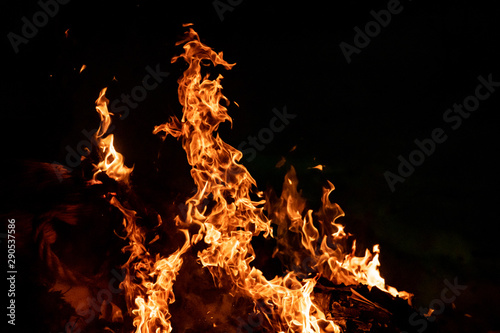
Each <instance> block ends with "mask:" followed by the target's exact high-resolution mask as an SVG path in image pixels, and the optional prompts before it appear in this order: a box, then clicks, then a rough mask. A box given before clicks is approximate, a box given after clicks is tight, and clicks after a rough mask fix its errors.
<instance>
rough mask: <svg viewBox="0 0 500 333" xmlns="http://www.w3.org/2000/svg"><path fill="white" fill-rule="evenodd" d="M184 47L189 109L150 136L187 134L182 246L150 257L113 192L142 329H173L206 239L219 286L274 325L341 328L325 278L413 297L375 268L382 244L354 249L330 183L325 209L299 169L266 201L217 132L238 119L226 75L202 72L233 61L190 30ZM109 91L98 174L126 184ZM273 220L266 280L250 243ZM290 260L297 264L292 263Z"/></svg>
mask: <svg viewBox="0 0 500 333" xmlns="http://www.w3.org/2000/svg"><path fill="white" fill-rule="evenodd" d="M177 44H184V45H183V49H184V52H183V53H182V54H181V55H179V56H176V57H174V58H173V59H172V62H175V61H177V60H178V59H180V58H183V59H184V60H185V61H186V62H187V64H188V68H187V69H186V70H185V72H184V74H183V76H182V77H181V78H180V79H179V81H178V83H179V89H178V94H179V102H180V104H181V105H182V108H183V116H182V118H181V119H180V120H179V119H178V118H177V117H172V118H171V119H170V120H169V121H168V122H167V123H165V124H162V125H159V126H156V127H155V129H154V131H153V133H155V134H157V133H160V132H164V133H165V137H166V136H167V135H171V136H173V137H175V138H177V139H180V140H181V142H182V146H183V148H184V150H185V151H186V155H187V161H188V163H189V164H190V166H191V176H192V178H193V180H194V182H195V184H196V187H197V191H196V193H195V194H194V195H193V196H191V197H190V198H189V199H187V200H186V206H187V214H186V217H185V218H184V219H183V218H181V217H180V216H177V217H176V218H175V221H176V224H177V226H178V227H179V229H180V230H181V231H182V232H183V233H184V235H185V238H186V240H185V242H184V245H182V247H180V248H179V249H177V250H176V251H175V252H174V253H172V254H170V255H169V256H167V257H166V258H163V257H161V256H160V255H156V256H155V257H153V256H152V255H151V254H150V253H149V252H148V250H147V248H146V246H145V245H144V244H145V243H144V241H145V232H144V230H142V229H141V228H140V227H139V226H138V224H137V217H136V212H135V211H133V210H130V209H128V208H126V207H125V206H124V205H122V204H121V203H120V202H119V201H118V200H117V199H116V197H114V196H113V197H112V198H111V199H110V203H111V204H112V205H113V206H114V207H116V208H117V209H118V210H119V211H121V212H122V214H123V216H124V220H123V225H124V229H125V232H126V236H125V237H126V238H127V239H128V241H129V244H128V245H127V246H126V247H125V248H124V249H123V250H124V251H127V252H129V253H130V257H129V259H128V261H127V263H126V264H125V265H124V267H125V268H126V269H127V271H128V272H129V274H127V277H126V279H125V280H124V281H123V282H122V287H123V288H124V289H125V293H126V295H127V302H128V306H129V308H130V309H131V314H132V315H133V316H134V319H133V324H134V326H135V327H136V332H138V333H139V332H141V333H142V332H147V333H150V332H157V333H159V332H171V331H172V326H171V323H170V318H171V315H170V312H169V305H170V304H171V303H172V302H174V301H175V295H174V293H173V285H174V283H175V280H176V276H177V274H178V272H179V271H180V269H181V267H182V264H183V260H182V256H183V254H185V253H186V252H187V251H188V250H189V249H191V246H192V245H194V244H196V243H198V242H200V241H202V240H203V241H204V242H205V244H206V246H205V247H204V249H203V250H201V251H199V252H198V253H197V256H198V261H199V263H200V264H201V265H202V266H203V267H205V268H206V269H208V271H209V272H210V274H211V275H212V277H213V280H214V283H215V284H216V286H218V287H223V286H224V287H227V288H229V289H230V293H231V295H234V296H236V295H237V296H242V297H247V298H249V299H251V300H253V301H254V302H255V304H257V303H259V304H264V305H265V306H266V307H267V308H269V309H270V311H269V312H266V313H265V315H264V316H265V318H266V321H267V325H268V326H269V327H270V328H272V330H273V331H275V332H314V333H320V332H340V327H339V326H338V325H337V324H336V323H334V322H333V321H332V320H328V319H326V316H325V313H324V311H325V310H324V309H323V308H322V306H321V304H319V302H317V301H316V297H315V296H316V295H315V293H314V286H315V285H316V282H317V280H318V279H319V277H324V278H327V279H329V280H330V281H332V282H333V283H336V284H341V283H344V284H346V285H356V284H365V285H367V286H369V287H370V288H371V287H373V286H375V287H377V288H379V289H381V290H383V291H386V292H388V293H390V294H392V295H393V296H399V297H402V298H405V299H408V300H410V298H411V294H408V293H406V292H398V291H397V290H396V289H395V288H392V287H389V286H386V285H385V281H384V279H383V278H382V277H381V276H380V272H379V270H378V267H379V266H380V262H379V259H378V256H379V253H380V251H379V248H378V245H375V246H374V248H373V254H372V252H370V251H369V250H366V252H365V256H364V257H356V256H355V251H356V243H355V242H354V243H353V245H352V246H351V249H350V250H349V249H348V242H347V240H348V237H349V236H350V235H349V234H346V232H345V231H344V227H343V225H341V224H340V223H337V222H336V220H337V218H339V217H341V216H344V212H343V211H342V209H341V208H340V207H339V206H338V205H337V204H335V203H331V202H330V200H329V195H330V194H331V192H332V191H333V190H334V186H333V185H332V184H331V183H330V182H328V186H327V187H326V188H325V189H324V190H323V196H322V207H321V208H320V210H319V211H318V212H314V211H312V210H307V211H306V202H305V200H304V199H303V198H302V197H301V195H300V193H299V192H298V191H297V184H298V180H297V177H296V174H295V171H294V169H293V168H292V169H291V170H290V171H289V172H288V174H287V175H286V177H285V180H284V184H283V190H282V193H281V197H280V198H279V199H278V200H277V202H273V203H271V202H270V201H266V200H264V199H263V193H262V192H257V190H256V182H255V180H254V179H253V178H252V176H251V175H250V173H249V172H248V170H247V169H246V168H245V167H244V166H243V165H241V164H239V163H238V162H239V160H240V159H241V158H242V153H241V152H240V151H238V150H237V149H235V148H234V147H232V146H230V145H229V144H227V143H225V142H224V141H223V140H222V139H221V138H220V137H219V135H218V134H217V133H216V131H217V130H218V128H219V125H220V124H221V123H223V122H225V121H228V122H230V123H231V121H232V119H231V117H230V116H229V115H228V113H227V108H226V107H225V106H223V105H221V101H224V102H225V103H226V104H227V103H229V100H228V99H227V98H226V97H225V96H224V95H223V94H222V85H221V80H222V78H223V77H222V75H218V76H217V77H216V78H215V79H213V80H211V79H210V77H209V74H205V75H202V65H203V66H206V65H208V64H213V65H214V66H217V65H221V66H223V67H224V68H225V69H231V68H232V67H233V66H234V64H229V63H228V62H226V61H225V60H224V59H223V53H222V52H219V53H216V52H215V51H213V50H212V49H211V48H210V47H208V46H206V45H204V44H203V43H201V41H200V39H199V36H198V34H197V33H196V32H195V31H194V30H193V29H189V31H188V33H187V34H186V38H185V39H184V40H182V41H181V42H179V43H177ZM105 92H106V88H105V89H103V90H102V91H101V93H100V95H99V98H98V100H97V101H96V104H97V111H98V112H99V114H100V116H101V126H100V127H99V130H98V132H97V134H96V138H97V141H98V146H99V149H100V151H101V154H102V160H101V162H100V163H99V164H98V165H97V166H96V170H97V171H96V173H95V174H94V181H95V178H96V175H97V174H98V173H100V172H106V174H107V175H108V176H109V177H111V178H113V179H115V180H117V181H120V182H123V183H125V184H128V183H129V176H130V173H131V172H132V168H127V167H126V166H124V164H123V156H122V155H121V154H120V153H118V152H116V150H115V149H114V146H113V135H112V134H110V135H108V136H107V137H105V138H104V135H105V134H106V132H107V130H108V128H109V125H110V122H111V116H110V115H111V114H110V113H109V112H108V109H107V104H108V100H107V99H106V98H105V97H104V95H105ZM322 167H323V166H316V167H315V168H317V169H319V170H321V169H322ZM252 196H256V197H257V198H258V201H255V200H254V199H252ZM207 202H209V203H210V204H207ZM264 209H266V211H267V212H268V216H269V217H268V216H266V214H265V211H264ZM271 223H274V224H276V225H277V229H276V233H277V235H276V241H277V247H276V250H275V253H274V255H276V256H278V257H280V259H282V262H283V263H284V265H285V266H286V267H288V271H287V273H286V275H285V276H282V277H278V276H277V277H275V278H273V279H270V280H268V279H267V278H266V277H265V276H264V274H263V272H262V271H261V270H259V269H257V268H256V267H252V265H251V263H252V261H253V260H254V259H255V252H254V249H253V247H252V244H251V241H252V238H253V237H254V236H257V235H261V234H262V235H263V236H264V237H275V236H274V235H273V228H272V226H271ZM193 225H195V226H198V231H197V233H195V234H193V235H190V233H189V232H188V227H190V226H193ZM190 230H192V229H190ZM292 266H293V267H299V269H298V270H297V269H291V267H292Z"/></svg>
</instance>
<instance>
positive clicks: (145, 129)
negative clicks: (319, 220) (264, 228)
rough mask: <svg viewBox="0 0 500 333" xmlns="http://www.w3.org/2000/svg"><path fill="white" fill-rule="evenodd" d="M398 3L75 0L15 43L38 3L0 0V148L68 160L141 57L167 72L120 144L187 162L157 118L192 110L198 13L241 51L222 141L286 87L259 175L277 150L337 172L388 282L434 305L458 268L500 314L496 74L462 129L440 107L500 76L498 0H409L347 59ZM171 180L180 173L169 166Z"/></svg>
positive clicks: (491, 311) (349, 212)
mask: <svg viewBox="0 0 500 333" xmlns="http://www.w3.org/2000/svg"><path fill="white" fill-rule="evenodd" d="M222 2H223V3H226V2H224V1H222ZM236 3H237V2H233V4H236ZM387 3H388V2H387V1H372V2H368V1H348V2H334V3H332V2H328V3H326V2H324V3H323V2H312V1H311V2H295V3H293V2H281V1H276V2H272V3H271V2H263V1H258V2H256V1H249V0H247V1H242V2H241V3H239V4H237V5H236V6H232V8H233V10H232V11H225V12H224V13H223V20H221V19H220V17H219V15H218V13H217V11H216V9H215V8H214V6H213V3H212V2H211V1H203V2H202V1H184V2H182V3H175V4H172V3H169V2H166V1H138V0H136V1H102V2H98V1H77V0H73V1H71V2H69V3H68V4H65V5H60V8H59V10H58V12H57V14H56V15H55V16H54V17H53V18H50V19H49V21H48V23H47V24H46V25H44V26H43V27H40V28H39V31H38V33H37V34H36V36H34V37H33V38H30V39H29V42H28V43H27V44H22V45H20V46H19V52H18V53H17V54H16V53H15V52H14V51H13V48H12V47H11V45H10V42H9V41H8V39H7V37H6V36H7V34H8V33H9V32H14V33H16V34H19V35H20V34H21V29H22V25H23V21H22V20H21V18H22V17H23V16H26V17H27V18H28V19H29V20H30V21H32V16H33V14H34V13H36V12H38V11H40V7H39V5H38V4H37V2H35V1H24V2H15V3H14V2H8V3H5V4H3V5H2V6H3V8H2V13H3V14H4V15H5V16H4V18H3V19H2V22H3V23H4V24H5V25H4V30H3V36H4V38H3V47H4V49H3V53H2V54H4V60H3V66H4V67H5V71H4V72H3V73H4V75H2V81H3V84H2V90H1V91H2V104H3V105H2V113H1V114H0V122H1V126H2V128H1V134H2V138H1V142H2V152H1V156H2V160H4V161H3V162H2V164H3V165H4V166H5V165H6V164H9V163H10V161H12V160H14V159H30V160H37V161H43V162H54V161H56V162H59V163H61V164H66V162H65V159H66V157H67V152H68V151H67V147H70V148H71V147H72V148H73V149H75V147H76V146H77V145H78V143H79V142H80V141H81V140H83V139H85V137H84V136H83V135H82V134H81V131H82V130H84V129H86V130H91V129H95V128H97V126H98V124H99V117H98V116H97V113H96V112H95V109H94V106H95V104H94V102H95V100H96V98H97V96H98V93H99V91H100V90H101V89H102V88H104V87H109V90H108V94H107V97H108V98H109V99H110V100H111V101H112V100H114V99H116V98H119V96H120V94H121V93H127V94H129V93H130V91H131V90H132V88H133V87H134V86H136V85H139V84H141V80H142V79H143V77H144V76H145V75H146V74H147V71H146V70H145V68H146V67H147V66H150V67H152V68H155V67H156V66H157V65H158V66H159V67H160V68H161V70H162V71H165V72H169V73H170V76H169V77H167V78H165V79H164V82H163V83H161V84H160V85H159V87H158V88H156V89H154V90H153V91H151V92H149V93H148V96H147V98H146V99H145V100H144V101H143V102H141V103H139V105H138V107H137V108H135V109H132V110H131V111H130V115H129V116H128V117H126V118H125V119H123V120H116V121H115V125H116V130H115V131H114V133H115V134H116V146H117V149H118V150H119V151H121V152H122V153H123V154H124V156H125V159H126V164H127V165H132V164H134V165H135V168H136V169H135V172H134V174H135V177H136V179H137V181H139V179H141V177H147V176H148V175H149V174H151V173H154V172H157V171H156V170H157V167H158V168H159V171H158V172H163V173H167V174H168V173H169V172H170V173H173V174H175V172H176V170H177V172H180V173H182V172H184V173H187V170H183V171H179V169H182V168H184V167H185V162H184V156H183V154H182V152H181V151H180V150H179V148H178V147H176V146H175V145H178V146H180V145H179V144H178V143H175V141H173V140H171V141H169V140H167V141H166V143H165V144H162V143H161V141H160V140H159V138H158V137H156V136H154V135H153V134H152V133H151V132H152V129H153V127H154V126H155V125H159V124H161V123H163V122H165V121H166V120H167V119H168V117H169V116H170V115H173V114H177V115H179V113H180V107H179V103H178V101H177V83H176V80H177V79H178V78H179V77H180V75H181V74H182V71H183V70H184V69H185V67H184V66H183V64H182V63H175V64H171V63H170V59H171V57H172V56H174V55H177V54H179V53H180V52H181V50H180V48H179V47H175V45H174V44H175V42H176V41H177V40H179V38H180V37H181V36H182V33H183V32H184V31H185V28H183V27H182V26H181V24H182V23H187V22H191V23H194V29H195V30H196V31H197V32H198V33H199V35H200V37H201V38H202V41H203V42H205V43H206V44H207V45H209V46H211V47H212V48H214V49H215V50H216V51H223V52H224V57H225V59H226V60H227V61H229V62H230V63H234V62H235V63H236V64H237V65H236V66H235V67H234V68H233V70H231V71H225V70H223V69H220V70H219V72H220V73H222V74H223V76H224V80H223V81H222V84H223V86H224V90H223V91H224V94H225V95H226V96H227V97H228V98H229V100H230V101H236V102H237V103H238V105H239V108H238V107H236V106H235V104H233V103H232V104H231V105H230V106H229V112H230V115H231V116H232V117H233V123H234V125H233V128H232V130H231V129H230V128H229V126H225V125H224V126H223V127H222V128H221V135H222V137H223V139H224V140H225V141H227V142H229V143H230V144H232V145H234V146H236V147H237V146H238V145H239V144H240V143H241V142H242V141H243V140H246V138H247V137H248V136H249V135H257V134H258V133H259V131H260V130H261V129H262V128H264V127H269V121H270V120H271V118H272V117H273V113H272V109H273V108H275V107H276V108H277V109H279V110H281V109H282V108H283V106H285V105H286V107H287V111H288V113H290V114H294V115H296V118H295V119H293V120H291V121H290V124H289V125H287V126H286V128H285V130H283V131H282V132H280V133H275V135H274V140H273V141H272V142H270V143H269V144H267V145H266V147H265V149H264V150H263V151H261V152H259V153H258V154H257V156H256V158H255V159H253V160H251V161H248V156H246V157H244V159H243V163H244V164H245V165H246V166H247V168H248V169H249V170H250V172H251V173H252V175H253V176H254V177H255V178H256V180H257V182H258V184H259V187H261V188H262V189H265V188H266V187H267V186H274V187H276V186H279V184H280V183H281V182H282V179H283V175H284V173H285V171H286V168H285V167H283V168H280V169H277V168H276V167H275V165H276V163H277V162H278V161H279V160H280V159H281V157H285V158H286V160H287V164H286V166H289V165H294V166H295V167H296V169H297V170H298V173H299V175H302V177H303V183H304V182H305V184H306V185H305V189H304V190H305V192H306V193H309V192H310V193H311V195H313V194H314V189H315V188H316V186H320V183H319V182H317V180H318V179H319V178H321V177H323V178H325V179H329V180H330V181H332V182H333V184H334V185H335V186H336V191H335V192H334V195H333V200H334V201H336V202H337V203H339V205H340V206H341V207H342V208H343V210H344V211H345V212H346V217H345V218H343V219H342V223H344V224H345V225H346V226H347V230H348V231H350V232H352V233H353V234H354V235H355V236H356V238H357V239H358V240H359V241H358V246H359V247H360V248H365V247H369V248H371V246H372V245H373V244H377V243H378V244H380V246H381V251H382V254H381V263H382V266H381V271H382V275H383V276H384V277H385V278H386V281H387V283H388V284H389V285H392V286H395V287H397V288H398V289H402V290H406V291H410V292H413V293H415V294H416V298H415V304H416V305H417V306H424V307H428V305H429V303H430V302H431V301H432V300H433V299H436V298H440V295H441V290H442V289H443V288H444V287H445V285H444V283H443V281H444V279H448V280H450V281H452V280H453V279H455V278H458V282H459V283H460V284H462V285H467V290H466V291H465V292H463V294H462V295H460V296H459V297H458V298H457V300H456V302H455V306H456V309H457V311H458V312H459V313H461V314H468V315H470V317H468V319H467V320H468V321H469V323H470V325H468V326H467V327H474V329H473V330H470V331H471V332H486V331H488V330H500V324H499V323H498V313H499V310H500V301H499V297H500V287H499V285H498V283H499V282H500V262H499V260H498V241H497V239H498V233H497V228H496V225H497V224H498V222H499V219H498V213H497V212H498V201H499V199H500V198H499V195H498V190H497V188H498V170H497V166H498V162H497V159H496V158H495V157H496V154H497V153H498V149H497V147H498V142H499V138H498V132H499V131H498V128H497V126H498V124H499V119H500V117H499V116H498V106H499V98H500V97H499V96H498V94H499V93H500V92H498V91H497V92H495V93H493V94H492V95H491V97H490V98H488V99H487V100H486V101H484V102H481V104H480V107H479V109H478V110H477V111H476V112H475V113H473V114H472V115H471V116H470V117H469V118H468V119H464V120H463V123H462V125H461V126H460V128H458V129H456V130H452V129H451V128H450V124H447V123H445V122H444V120H443V114H444V112H445V111H446V109H448V108H450V107H452V106H453V104H454V103H462V101H463V100H464V98H465V97H467V96H469V95H472V94H473V93H474V91H475V88H476V86H477V85H478V84H479V81H478V80H477V77H478V76H479V75H482V76H483V77H485V78H486V77H488V75H489V74H492V77H493V80H494V81H500V71H499V70H498V69H499V66H497V63H498V59H499V53H500V52H499V51H498V50H499V48H498V41H499V37H500V36H499V31H500V29H499V24H500V23H499V22H500V20H499V19H498V14H497V12H496V10H494V8H493V5H492V4H490V3H486V2H485V3H483V4H481V3H478V2H474V1H439V2H433V3H428V2H423V1H412V2H410V1H402V2H401V5H402V6H403V10H402V12H401V13H400V14H398V15H394V16H393V17H392V20H391V22H390V24H389V25H388V26H387V27H385V28H382V30H381V32H380V33H379V34H378V35H377V36H375V37H373V38H372V40H371V42H370V44H369V45H368V46H367V47H366V48H364V49H362V50H361V52H360V53H359V54H354V55H352V62H351V63H350V64H348V63H347V62H346V59H345V58H344V55H343V54H342V52H341V49H340V47H339V44H340V43H341V42H347V43H349V44H351V45H352V44H353V38H354V35H355V31H354V30H353V28H354V27H355V26H358V27H360V28H361V29H363V28H364V26H365V24H366V23H367V22H369V21H371V20H373V18H372V16H371V15H370V11H371V10H375V11H379V10H381V9H385V8H387ZM67 29H69V31H68V37H66V36H65V31H66V30H67ZM83 64H85V65H86V69H85V70H84V71H83V72H82V73H79V70H80V68H81V66H82V65H83ZM113 78H116V80H113ZM437 127H441V128H443V130H444V131H445V133H446V134H447V136H448V139H447V140H446V141H445V142H444V143H442V144H438V145H437V146H436V149H435V152H434V153H433V154H432V155H431V156H429V157H427V158H426V159H425V162H424V163H423V164H422V165H421V166H419V167H417V168H416V170H415V171H414V172H413V174H412V175H411V176H409V177H408V178H407V180H406V181H405V182H404V183H398V184H396V190H395V191H394V192H391V190H390V188H389V186H388V184H387V182H386V180H385V178H384V172H386V171H391V172H393V173H397V168H398V164H399V161H398V155H402V156H404V157H408V155H409V154H410V152H412V151H413V150H414V149H415V148H416V146H415V144H414V143H413V141H414V140H415V139H420V140H422V139H424V138H429V137H430V133H431V132H432V130H433V129H435V128H437ZM172 145H173V146H172ZM174 146H175V147H174ZM294 146H296V149H295V150H294V151H293V152H290V150H291V148H292V147H294ZM159 152H161V154H160V157H158V153H159ZM317 164H322V165H325V169H324V171H323V173H322V176H321V177H319V176H318V175H317V174H316V173H315V172H313V171H311V170H310V169H308V168H310V167H312V166H315V165H317ZM184 176H185V175H184ZM179 177H180V178H178V179H183V178H182V177H181V176H179ZM166 178H168V177H166ZM176 178H177V176H176ZM309 181H310V183H308V182H309ZM168 185H169V186H171V188H170V189H169V190H171V191H175V190H177V187H179V190H180V188H181V187H182V185H179V184H178V182H177V183H176V182H175V181H174V180H172V181H171V182H170V183H168ZM4 208H5V207H4ZM461 329H462V330H464V331H466V330H469V329H468V328H467V329H466V328H463V327H462V328H461ZM457 331H459V329H458V328H457Z"/></svg>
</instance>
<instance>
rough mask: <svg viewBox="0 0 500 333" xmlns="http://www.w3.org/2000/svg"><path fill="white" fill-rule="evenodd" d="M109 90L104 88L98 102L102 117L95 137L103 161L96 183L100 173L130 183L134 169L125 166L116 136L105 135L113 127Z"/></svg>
mask: <svg viewBox="0 0 500 333" xmlns="http://www.w3.org/2000/svg"><path fill="white" fill-rule="evenodd" d="M106 90H107V88H103V89H102V90H101V92H100V93H99V97H98V98H97V100H96V110H97V112H98V113H99V115H100V116H101V123H100V126H99V129H98V130H97V133H96V135H95V137H96V141H97V146H98V149H99V152H100V154H101V157H102V158H101V161H100V162H99V164H97V165H96V166H95V169H96V171H95V173H94V179H93V180H94V181H96V177H97V175H98V174H99V173H100V172H105V173H106V175H107V176H108V177H110V178H112V179H114V180H116V181H122V182H124V183H128V181H129V177H130V173H131V172H132V170H133V169H134V168H133V167H132V168H128V167H126V166H125V165H124V158H123V155H122V154H120V153H119V152H117V151H116V149H115V147H114V144H113V140H114V135H113V134H109V135H107V136H106V137H104V135H105V134H106V132H107V131H108V129H109V126H110V125H111V115H112V113H110V112H109V111H108V104H109V100H108V99H107V98H106V97H105V94H106Z"/></svg>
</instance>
